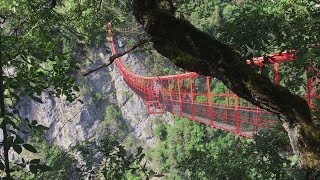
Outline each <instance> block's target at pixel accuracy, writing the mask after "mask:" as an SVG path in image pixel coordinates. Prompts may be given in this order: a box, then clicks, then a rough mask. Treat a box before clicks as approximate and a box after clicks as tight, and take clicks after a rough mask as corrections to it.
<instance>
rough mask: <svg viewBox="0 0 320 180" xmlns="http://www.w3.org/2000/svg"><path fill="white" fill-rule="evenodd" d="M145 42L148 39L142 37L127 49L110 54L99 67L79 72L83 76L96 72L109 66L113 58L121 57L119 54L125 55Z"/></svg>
mask: <svg viewBox="0 0 320 180" xmlns="http://www.w3.org/2000/svg"><path fill="white" fill-rule="evenodd" d="M147 42H149V39H144V40H142V41H139V42H137V43H136V44H134V45H133V46H131V47H130V48H129V49H126V50H125V51H123V52H121V53H117V54H114V55H112V56H111V57H110V58H109V62H108V63H104V64H102V65H100V66H99V67H97V68H94V69H91V70H85V71H84V72H82V73H81V74H82V75H83V76H88V75H89V74H91V73H93V72H96V71H99V70H100V69H102V68H104V67H108V66H110V65H111V64H112V63H113V62H114V60H116V59H117V58H119V57H121V56H123V55H125V54H127V53H129V52H131V51H133V50H135V49H136V48H138V47H139V46H141V45H143V44H145V43H147Z"/></svg>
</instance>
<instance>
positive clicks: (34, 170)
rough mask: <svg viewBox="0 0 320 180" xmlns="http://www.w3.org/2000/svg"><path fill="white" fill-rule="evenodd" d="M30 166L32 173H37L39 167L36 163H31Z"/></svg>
mask: <svg viewBox="0 0 320 180" xmlns="http://www.w3.org/2000/svg"><path fill="white" fill-rule="evenodd" d="M29 168H30V172H31V173H32V174H37V172H38V169H37V167H36V165H33V164H31V165H30V166H29Z"/></svg>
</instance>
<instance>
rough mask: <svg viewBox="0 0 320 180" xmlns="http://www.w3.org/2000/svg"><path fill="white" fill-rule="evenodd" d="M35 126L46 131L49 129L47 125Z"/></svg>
mask: <svg viewBox="0 0 320 180" xmlns="http://www.w3.org/2000/svg"><path fill="white" fill-rule="evenodd" d="M36 127H39V128H40V129H42V130H46V131H47V130H49V127H46V126H43V125H41V124H39V125H37V126H36Z"/></svg>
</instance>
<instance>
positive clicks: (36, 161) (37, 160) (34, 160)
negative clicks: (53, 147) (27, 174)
mask: <svg viewBox="0 0 320 180" xmlns="http://www.w3.org/2000/svg"><path fill="white" fill-rule="evenodd" d="M39 163H40V159H32V160H31V161H30V164H39Z"/></svg>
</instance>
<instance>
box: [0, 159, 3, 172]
mask: <svg viewBox="0 0 320 180" xmlns="http://www.w3.org/2000/svg"><path fill="white" fill-rule="evenodd" d="M0 170H4V164H3V163H2V162H1V161H0Z"/></svg>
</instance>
